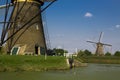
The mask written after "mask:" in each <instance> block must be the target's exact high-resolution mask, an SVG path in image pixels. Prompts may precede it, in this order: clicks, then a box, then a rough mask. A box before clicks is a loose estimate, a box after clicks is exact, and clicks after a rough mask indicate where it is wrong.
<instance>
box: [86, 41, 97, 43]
mask: <svg viewBox="0 0 120 80" xmlns="http://www.w3.org/2000/svg"><path fill="white" fill-rule="evenodd" d="M87 42H89V43H95V44H97V42H93V41H87Z"/></svg>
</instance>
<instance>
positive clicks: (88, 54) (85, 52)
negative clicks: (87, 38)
mask: <svg viewBox="0 0 120 80" xmlns="http://www.w3.org/2000/svg"><path fill="white" fill-rule="evenodd" d="M84 54H85V55H86V56H91V55H92V53H91V52H90V51H89V50H85V51H84Z"/></svg>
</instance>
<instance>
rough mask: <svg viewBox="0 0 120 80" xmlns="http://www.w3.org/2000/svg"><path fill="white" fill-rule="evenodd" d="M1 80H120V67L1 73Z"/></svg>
mask: <svg viewBox="0 0 120 80" xmlns="http://www.w3.org/2000/svg"><path fill="white" fill-rule="evenodd" d="M0 80H120V65H118V64H88V67H80V68H75V69H72V70H67V71H47V72H0Z"/></svg>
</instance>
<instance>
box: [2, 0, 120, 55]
mask: <svg viewBox="0 0 120 80" xmlns="http://www.w3.org/2000/svg"><path fill="white" fill-rule="evenodd" d="M0 13H1V12H0ZM44 15H45V16H46V20H45V22H46V24H47V28H48V33H49V40H50V45H51V48H63V49H66V50H68V51H69V52H75V51H76V50H85V49H88V50H90V51H91V52H95V48H96V47H95V44H91V43H87V42H86V41H88V40H90V41H94V42H98V39H99V35H100V33H101V32H103V33H104V34H103V36H102V39H101V42H102V43H105V44H111V45H112V50H111V47H108V46H105V51H112V53H114V52H115V51H118V50H120V37H119V34H120V0H57V1H56V2H55V3H54V4H53V5H51V6H50V7H49V8H48V9H47V10H46V11H45V14H44Z"/></svg>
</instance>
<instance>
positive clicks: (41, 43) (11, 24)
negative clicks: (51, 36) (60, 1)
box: [1, 0, 56, 55]
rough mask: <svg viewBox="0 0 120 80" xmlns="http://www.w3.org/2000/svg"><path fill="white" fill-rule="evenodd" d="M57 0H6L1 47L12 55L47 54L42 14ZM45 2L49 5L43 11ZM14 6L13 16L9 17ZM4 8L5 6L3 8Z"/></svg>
mask: <svg viewBox="0 0 120 80" xmlns="http://www.w3.org/2000/svg"><path fill="white" fill-rule="evenodd" d="M55 1H56V0H11V2H9V0H6V5H5V7H4V8H6V9H5V10H6V12H5V13H6V14H5V19H4V22H3V23H4V27H3V30H2V36H1V46H2V45H3V44H4V43H6V51H7V52H8V53H11V54H21V55H22V54H33V53H35V54H45V53H46V50H47V46H46V38H45V32H44V27H43V22H42V17H41V16H42V15H41V13H42V12H43V11H44V10H45V9H47V8H48V7H49V6H50V5H51V4H52V3H53V2H55ZM45 2H49V4H48V5H47V6H46V7H44V8H43V9H41V7H42V6H43V5H44V3H45ZM10 6H12V12H11V16H10V17H9V20H7V19H6V17H7V16H8V11H9V7H10ZM2 7H3V6H2Z"/></svg>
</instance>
